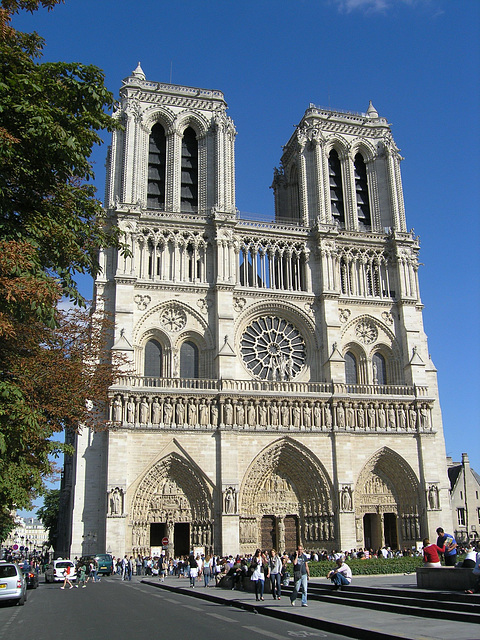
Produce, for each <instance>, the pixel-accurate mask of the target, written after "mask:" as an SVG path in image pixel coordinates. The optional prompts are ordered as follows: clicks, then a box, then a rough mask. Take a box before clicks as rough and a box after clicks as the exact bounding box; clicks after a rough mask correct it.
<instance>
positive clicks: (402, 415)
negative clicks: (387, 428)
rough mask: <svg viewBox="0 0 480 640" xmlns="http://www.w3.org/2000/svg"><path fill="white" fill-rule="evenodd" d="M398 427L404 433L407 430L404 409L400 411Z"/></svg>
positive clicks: (401, 408)
mask: <svg viewBox="0 0 480 640" xmlns="http://www.w3.org/2000/svg"><path fill="white" fill-rule="evenodd" d="M398 426H399V428H400V429H401V430H402V431H405V430H406V429H407V415H406V413H405V409H404V408H403V407H400V409H399V410H398Z"/></svg>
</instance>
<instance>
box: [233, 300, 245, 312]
mask: <svg viewBox="0 0 480 640" xmlns="http://www.w3.org/2000/svg"><path fill="white" fill-rule="evenodd" d="M246 304H247V301H246V300H245V298H234V299H233V308H234V310H235V311H236V312H237V313H240V311H243V308H244V307H245V305H246Z"/></svg>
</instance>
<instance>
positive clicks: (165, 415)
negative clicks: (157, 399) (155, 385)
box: [163, 398, 173, 425]
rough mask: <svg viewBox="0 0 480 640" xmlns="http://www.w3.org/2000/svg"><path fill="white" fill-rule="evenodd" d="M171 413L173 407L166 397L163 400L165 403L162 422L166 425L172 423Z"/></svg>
mask: <svg viewBox="0 0 480 640" xmlns="http://www.w3.org/2000/svg"><path fill="white" fill-rule="evenodd" d="M172 413H173V407H172V405H171V403H170V400H169V399H168V398H167V399H166V401H165V404H164V405H163V419H164V424H166V425H170V424H172Z"/></svg>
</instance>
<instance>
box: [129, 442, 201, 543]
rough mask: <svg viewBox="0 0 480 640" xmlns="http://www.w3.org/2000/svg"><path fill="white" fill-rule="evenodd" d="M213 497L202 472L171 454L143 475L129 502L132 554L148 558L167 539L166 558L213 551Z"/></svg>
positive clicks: (188, 462) (176, 455)
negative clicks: (201, 550)
mask: <svg viewBox="0 0 480 640" xmlns="http://www.w3.org/2000/svg"><path fill="white" fill-rule="evenodd" d="M212 505H213V498H212V492H211V490H210V488H209V486H208V483H207V481H206V479H205V478H204V475H203V473H202V471H201V470H200V469H199V468H197V467H196V465H194V463H192V462H190V461H188V460H186V459H185V458H183V457H182V456H180V455H178V454H176V453H173V454H170V455H169V456H167V457H165V458H163V459H162V460H161V461H159V462H157V463H156V464H155V465H154V466H153V467H152V468H151V469H149V471H148V472H147V473H146V474H145V476H144V477H143V479H142V481H141V482H140V484H139V486H138V488H137V490H136V492H135V496H134V498H133V501H132V519H131V526H132V551H133V553H140V554H142V555H150V554H151V551H152V549H154V548H158V547H159V546H161V542H162V540H163V538H168V541H169V543H168V553H169V555H173V554H175V555H186V554H188V553H189V551H190V549H192V548H193V547H203V548H204V549H205V551H207V552H210V551H211V550H212V548H213V513H212Z"/></svg>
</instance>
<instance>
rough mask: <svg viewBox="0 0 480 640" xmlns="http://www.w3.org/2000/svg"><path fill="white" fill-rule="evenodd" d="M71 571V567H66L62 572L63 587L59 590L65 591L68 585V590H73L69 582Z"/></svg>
mask: <svg viewBox="0 0 480 640" xmlns="http://www.w3.org/2000/svg"><path fill="white" fill-rule="evenodd" d="M71 571H72V567H71V566H70V565H67V566H66V567H65V570H64V572H63V577H64V580H63V585H62V586H61V587H60V589H65V587H66V586H67V584H68V585H70V586H69V589H73V584H72V583H71V582H70V576H71Z"/></svg>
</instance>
